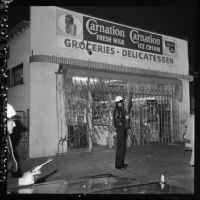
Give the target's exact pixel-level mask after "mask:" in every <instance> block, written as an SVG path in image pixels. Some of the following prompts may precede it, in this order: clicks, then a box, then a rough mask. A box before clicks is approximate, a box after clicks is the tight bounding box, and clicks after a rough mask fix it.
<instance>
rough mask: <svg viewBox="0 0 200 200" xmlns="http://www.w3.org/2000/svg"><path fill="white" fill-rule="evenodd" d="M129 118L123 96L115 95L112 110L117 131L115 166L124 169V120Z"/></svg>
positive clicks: (125, 130)
mask: <svg viewBox="0 0 200 200" xmlns="http://www.w3.org/2000/svg"><path fill="white" fill-rule="evenodd" d="M127 119H129V116H128V114H127V111H126V110H125V106H124V98H122V97H121V96H117V97H116V98H115V108H114V111H113V122H114V126H115V128H116V132H117V147H116V156H115V168H116V169H126V167H127V166H128V165H127V164H125V163H124V159H125V153H126V139H127V128H126V120H127Z"/></svg>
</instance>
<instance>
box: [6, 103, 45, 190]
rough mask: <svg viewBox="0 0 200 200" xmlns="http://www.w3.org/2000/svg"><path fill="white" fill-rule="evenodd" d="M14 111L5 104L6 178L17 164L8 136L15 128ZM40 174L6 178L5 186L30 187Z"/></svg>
mask: <svg viewBox="0 0 200 200" xmlns="http://www.w3.org/2000/svg"><path fill="white" fill-rule="evenodd" d="M15 120H16V111H15V109H14V108H13V106H12V105H10V104H7V143H8V153H7V157H8V159H7V160H8V162H7V171H8V176H9V175H10V173H11V171H17V169H18V163H17V161H16V159H15V156H14V153H13V147H12V141H11V139H10V135H11V134H12V133H13V128H14V127H15V126H16V124H15ZM40 173H41V172H40V171H39V170H38V171H36V172H26V173H24V175H23V176H22V177H21V178H11V177H8V179H7V185H8V188H9V187H12V186H13V187H14V186H19V185H30V184H34V183H35V178H36V176H38V175H39V174H40Z"/></svg>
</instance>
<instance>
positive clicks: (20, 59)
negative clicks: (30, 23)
mask: <svg viewBox="0 0 200 200" xmlns="http://www.w3.org/2000/svg"><path fill="white" fill-rule="evenodd" d="M8 45H9V48H10V57H9V58H8V60H7V63H8V69H10V68H12V67H15V66H16V65H18V64H21V63H23V79H24V84H20V85H16V86H13V87H10V88H9V89H8V94H7V96H8V102H9V103H11V104H12V105H13V106H14V108H15V109H16V110H23V111H26V110H27V109H28V108H29V107H30V95H29V94H30V93H29V86H30V74H29V73H30V70H29V56H30V30H29V29H28V30H26V31H25V32H23V33H21V34H19V35H17V36H16V37H15V38H14V39H13V40H11V41H10V42H8Z"/></svg>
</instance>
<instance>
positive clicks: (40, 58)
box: [29, 55, 193, 81]
mask: <svg viewBox="0 0 200 200" xmlns="http://www.w3.org/2000/svg"><path fill="white" fill-rule="evenodd" d="M29 61H30V63H32V62H48V63H58V64H64V65H65V64H66V65H74V66H77V67H78V68H82V69H84V68H85V69H93V70H100V71H102V70H103V71H104V72H107V71H109V72H117V73H125V74H129V75H130V74H134V75H142V76H154V77H162V78H168V79H169V78H175V79H184V80H188V81H193V76H191V75H184V74H176V73H170V72H161V71H155V70H147V69H138V68H136V67H128V66H124V65H113V64H108V63H100V62H95V61H91V60H90V59H89V60H79V59H74V58H65V57H58V56H50V55H32V56H30V57H29Z"/></svg>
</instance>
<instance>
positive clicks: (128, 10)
mask: <svg viewBox="0 0 200 200" xmlns="http://www.w3.org/2000/svg"><path fill="white" fill-rule="evenodd" d="M58 7H62V8H66V9H69V10H72V11H77V12H80V13H82V14H87V15H91V16H94V17H98V18H101V19H105V20H110V21H113V22H117V23H121V24H123V25H128V26H132V27H136V28H141V29H144V30H147V31H152V32H155V33H160V34H164V35H169V36H172V37H178V38H181V39H186V40H188V47H189V62H190V71H193V70H194V66H195V65H196V62H195V56H194V50H195V48H197V47H196V43H195V39H196V38H197V35H198V34H197V30H198V24H199V23H198V22H199V21H198V18H199V17H198V15H199V12H198V8H197V7H196V6H195V5H194V4H192V3H191V4H188V5H182V6H174V5H172V6H169V5H167V6H138V5H137V6H116V7H114V6H98V7H97V6H96V7H95V6H63V5H61V6H60V5H59V6H58ZM29 17H30V14H29V7H28V6H19V5H12V3H11V6H10V7H9V10H8V19H9V21H8V25H9V29H11V28H12V27H13V26H14V25H15V24H16V23H18V22H19V21H20V20H29Z"/></svg>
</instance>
